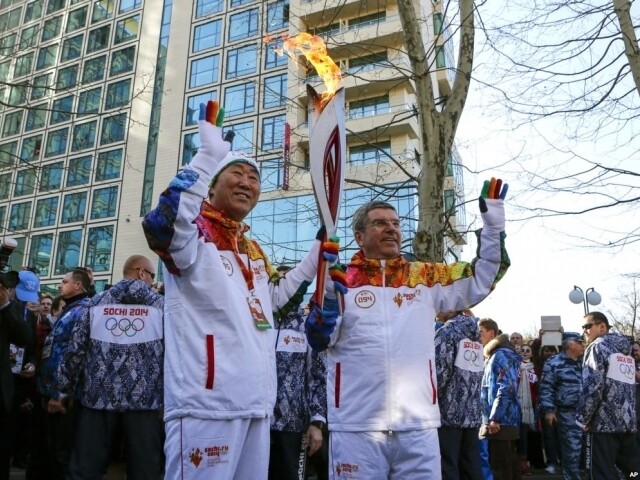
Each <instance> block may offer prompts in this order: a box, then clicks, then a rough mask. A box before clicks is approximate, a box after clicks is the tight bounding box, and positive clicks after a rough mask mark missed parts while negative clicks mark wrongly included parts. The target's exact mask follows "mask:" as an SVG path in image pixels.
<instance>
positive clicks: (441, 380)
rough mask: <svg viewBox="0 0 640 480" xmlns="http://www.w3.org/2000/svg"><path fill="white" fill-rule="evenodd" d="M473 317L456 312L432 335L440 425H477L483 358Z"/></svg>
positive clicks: (480, 414) (480, 419)
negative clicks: (433, 337)
mask: <svg viewBox="0 0 640 480" xmlns="http://www.w3.org/2000/svg"><path fill="white" fill-rule="evenodd" d="M476 322H477V319H476V318H474V317H468V316H466V315H463V314H460V315H457V316H455V317H453V318H451V319H449V320H448V321H447V322H446V323H445V324H444V326H443V327H441V328H440V329H438V331H437V332H436V337H435V352H436V374H437V377H438V404H439V405H440V422H441V424H442V426H445V427H454V428H475V427H479V426H480V423H481V421H482V411H481V408H480V405H481V404H480V384H481V381H482V371H483V364H484V358H483V355H482V345H481V344H480V343H479V340H480V332H479V330H478V325H477V323H476Z"/></svg>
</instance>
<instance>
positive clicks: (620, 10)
mask: <svg viewBox="0 0 640 480" xmlns="http://www.w3.org/2000/svg"><path fill="white" fill-rule="evenodd" d="M613 8H614V10H615V12H616V16H617V17H618V23H619V24H620V32H621V33H622V40H623V41H624V54H625V55H626V56H627V59H628V60H629V68H630V69H631V74H632V75H633V81H634V83H635V85H636V91H637V92H638V94H640V51H639V49H638V37H636V32H635V29H634V27H633V22H632V20H631V2H630V1H628V0H613Z"/></svg>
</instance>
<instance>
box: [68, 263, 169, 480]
mask: <svg viewBox="0 0 640 480" xmlns="http://www.w3.org/2000/svg"><path fill="white" fill-rule="evenodd" d="M123 277H124V278H123V280H121V281H120V282H118V283H116V284H115V285H114V286H113V287H111V288H110V289H109V290H107V291H105V292H103V293H101V294H100V295H98V296H96V297H94V298H92V299H91V301H89V302H87V303H84V304H82V305H81V306H80V307H79V308H78V309H77V310H76V312H77V314H78V315H77V317H78V319H77V321H76V324H75V326H74V328H73V333H72V334H71V338H70V341H69V345H68V347H67V348H66V350H65V352H64V356H63V358H62V362H61V363H60V365H59V366H58V370H57V381H58V386H59V388H60V390H61V391H62V392H66V393H68V394H71V393H73V392H74V391H75V390H76V387H77V386H79V389H80V391H81V395H80V397H81V402H82V406H83V408H82V410H81V412H80V416H79V420H78V427H77V432H76V439H75V445H74V449H73V454H72V457H71V464H70V466H69V477H68V478H69V479H71V480H79V479H85V478H101V476H102V475H103V474H104V472H106V470H107V466H108V462H109V458H110V453H111V452H110V451H109V448H105V446H113V445H114V442H115V440H116V438H115V436H116V433H117V431H118V428H119V426H120V425H121V426H122V429H123V433H124V437H125V444H126V446H127V458H128V464H127V478H129V479H131V480H157V479H159V478H161V477H162V473H163V466H164V459H163V457H162V446H163V442H164V436H163V423H162V420H161V413H160V412H161V410H162V405H163V370H162V367H163V365H162V363H163V355H164V340H163V324H162V315H163V313H162V312H163V307H164V297H162V295H160V294H158V293H157V292H156V291H154V290H153V289H152V288H151V285H152V283H153V280H154V279H155V268H154V266H153V263H152V262H151V261H150V260H149V259H148V258H147V257H144V256H142V255H133V256H131V257H129V258H128V259H127V260H126V261H125V263H124V267H123Z"/></svg>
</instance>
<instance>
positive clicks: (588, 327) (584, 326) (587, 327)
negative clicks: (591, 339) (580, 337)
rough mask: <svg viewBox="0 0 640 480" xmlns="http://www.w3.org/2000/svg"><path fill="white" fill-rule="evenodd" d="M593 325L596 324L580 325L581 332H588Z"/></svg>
mask: <svg viewBox="0 0 640 480" xmlns="http://www.w3.org/2000/svg"><path fill="white" fill-rule="evenodd" d="M594 325H596V324H595V323H585V324H584V325H582V329H583V330H589V329H590V328H591V327H593V326H594Z"/></svg>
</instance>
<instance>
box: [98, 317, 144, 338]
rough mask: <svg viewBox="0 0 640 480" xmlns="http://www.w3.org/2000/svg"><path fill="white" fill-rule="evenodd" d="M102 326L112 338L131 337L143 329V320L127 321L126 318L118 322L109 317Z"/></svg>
mask: <svg viewBox="0 0 640 480" xmlns="http://www.w3.org/2000/svg"><path fill="white" fill-rule="evenodd" d="M104 326H105V328H106V329H107V330H108V331H110V332H111V335H113V336H114V337H121V336H122V335H125V336H127V337H133V336H135V334H136V333H138V332H139V331H141V330H142V329H143V328H144V320H143V319H141V318H134V319H133V320H129V319H128V318H126V317H124V318H121V319H120V320H118V319H116V318H113V317H111V318H107V320H106V321H105V322H104Z"/></svg>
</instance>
